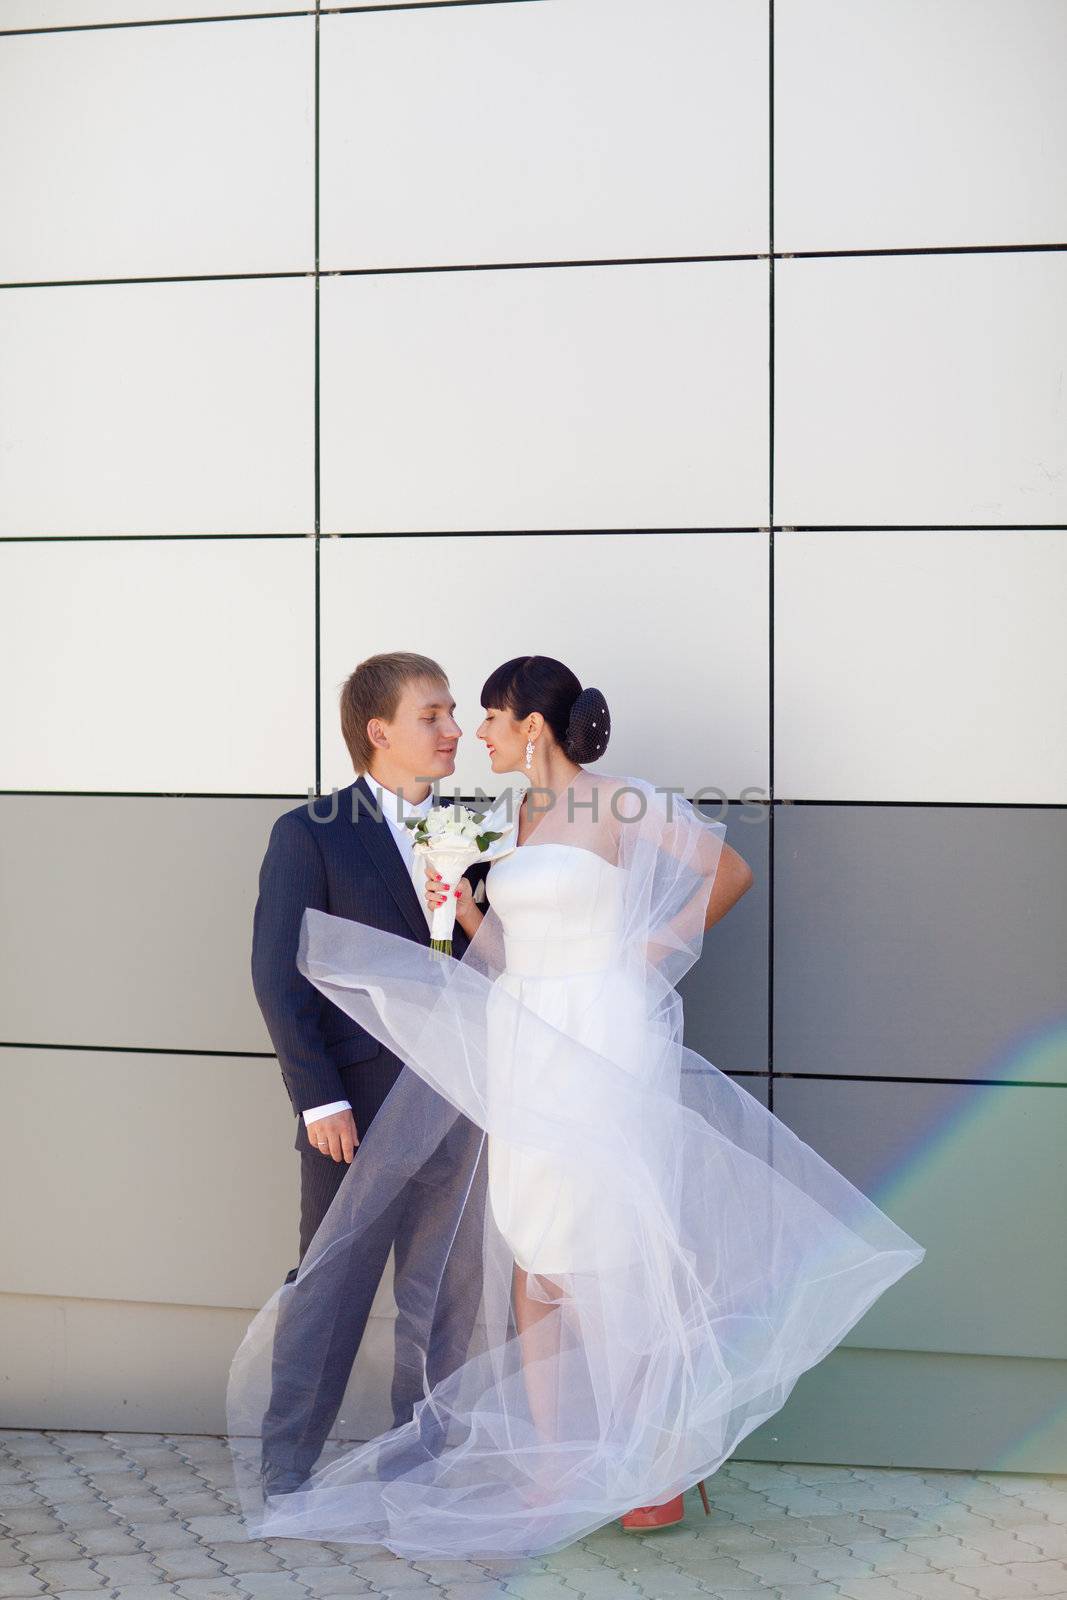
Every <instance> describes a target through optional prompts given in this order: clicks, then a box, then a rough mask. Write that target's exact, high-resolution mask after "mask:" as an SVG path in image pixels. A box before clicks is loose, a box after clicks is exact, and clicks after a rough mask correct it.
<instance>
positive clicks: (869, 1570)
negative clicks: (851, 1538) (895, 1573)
mask: <svg viewBox="0 0 1067 1600" xmlns="http://www.w3.org/2000/svg"><path fill="white" fill-rule="evenodd" d="M790 1554H791V1555H792V1556H793V1557H794V1558H795V1560H797V1561H798V1562H800V1563H801V1565H803V1566H808V1567H810V1568H811V1569H812V1571H813V1572H814V1573H815V1576H816V1577H817V1578H818V1579H819V1581H820V1582H827V1581H834V1580H836V1579H837V1578H838V1577H841V1578H862V1577H874V1576H875V1573H874V1568H873V1566H872V1564H871V1563H870V1562H869V1561H864V1560H863V1559H862V1558H861V1557H859V1556H857V1555H853V1554H852V1553H851V1552H850V1551H848V1550H842V1549H841V1548H840V1546H839V1545H834V1544H804V1545H797V1546H796V1548H795V1549H794V1550H792V1551H791V1552H790Z"/></svg>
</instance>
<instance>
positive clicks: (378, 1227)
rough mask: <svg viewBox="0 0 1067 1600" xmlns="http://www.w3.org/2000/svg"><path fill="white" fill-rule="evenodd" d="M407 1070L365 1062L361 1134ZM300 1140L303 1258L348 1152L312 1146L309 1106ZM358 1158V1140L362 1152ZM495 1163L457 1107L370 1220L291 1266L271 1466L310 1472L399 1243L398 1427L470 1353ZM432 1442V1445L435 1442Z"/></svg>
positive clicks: (358, 1108) (358, 1095)
mask: <svg viewBox="0 0 1067 1600" xmlns="http://www.w3.org/2000/svg"><path fill="white" fill-rule="evenodd" d="M368 1068H369V1069H370V1070H369V1071H368V1070H367V1069H368ZM406 1070H408V1069H406V1068H404V1067H403V1065H402V1064H401V1063H399V1062H397V1061H396V1060H395V1058H393V1057H390V1058H388V1060H387V1061H385V1062H377V1061H371V1062H367V1063H365V1064H363V1063H361V1064H360V1069H359V1081H358V1085H356V1086H354V1087H352V1088H350V1093H349V1098H350V1099H351V1101H352V1110H353V1115H354V1116H355V1121H356V1130H357V1132H358V1134H359V1136H360V1139H361V1140H362V1139H363V1137H364V1136H365V1134H366V1131H367V1129H368V1127H369V1125H370V1123H371V1122H372V1121H373V1118H374V1116H375V1114H376V1113H377V1111H378V1110H380V1108H381V1106H382V1104H383V1103H384V1101H385V1098H386V1096H387V1095H388V1093H389V1090H390V1088H391V1087H392V1085H393V1083H394V1082H395V1081H396V1079H397V1077H398V1076H399V1074H400V1073H401V1072H404V1071H406ZM297 1148H298V1149H299V1151H300V1162H301V1206H300V1260H301V1262H302V1261H303V1258H304V1256H305V1254H306V1252H307V1249H308V1246H309V1245H310V1243H311V1240H312V1238H313V1237H314V1235H315V1233H316V1231H317V1230H318V1228H319V1226H320V1224H321V1222H322V1220H323V1218H324V1217H325V1215H326V1213H327V1211H328V1210H329V1208H330V1205H331V1203H332V1201H333V1199H334V1197H335V1196H336V1194H337V1191H338V1190H339V1188H340V1187H341V1184H342V1183H343V1182H344V1179H345V1175H346V1174H347V1172H348V1163H347V1162H345V1161H336V1162H335V1161H334V1160H333V1159H332V1157H330V1156H328V1155H323V1154H322V1153H321V1151H319V1150H317V1149H316V1148H315V1147H314V1146H312V1145H311V1143H310V1141H309V1139H308V1135H307V1130H306V1129H305V1128H304V1124H303V1118H302V1117H301V1118H300V1125H299V1127H298V1129H297ZM358 1160H359V1148H358V1147H357V1149H356V1153H355V1155H354V1157H353V1161H358ZM486 1172H487V1162H486V1141H485V1134H484V1130H483V1129H481V1128H479V1127H477V1126H476V1125H475V1124H473V1123H471V1122H469V1121H468V1119H467V1118H465V1117H462V1116H457V1118H456V1120H455V1122H454V1123H453V1124H452V1126H451V1127H450V1128H449V1131H448V1133H447V1134H446V1135H445V1137H444V1138H443V1139H442V1140H441V1143H440V1144H439V1145H438V1147H437V1149H436V1150H434V1151H433V1152H432V1153H431V1155H430V1156H429V1157H428V1159H427V1160H426V1161H425V1162H424V1164H423V1166H422V1167H421V1168H420V1169H419V1170H418V1171H417V1172H416V1173H414V1174H413V1175H412V1176H411V1177H410V1178H409V1179H408V1181H407V1182H406V1183H405V1185H404V1186H403V1187H402V1188H401V1189H400V1191H399V1192H398V1193H397V1194H396V1195H395V1196H394V1197H393V1199H392V1200H391V1201H390V1202H389V1203H388V1204H387V1205H385V1206H384V1207H383V1208H382V1210H381V1211H380V1212H379V1213H378V1214H377V1215H376V1216H375V1217H374V1218H373V1219H372V1220H370V1221H369V1222H368V1223H367V1224H366V1226H364V1227H362V1228H361V1229H360V1230H359V1231H358V1233H356V1234H354V1235H353V1236H352V1237H351V1238H350V1239H349V1240H348V1241H347V1242H346V1243H344V1244H341V1245H339V1246H338V1247H337V1248H335V1249H334V1250H332V1251H331V1252H330V1254H329V1255H328V1256H327V1257H326V1258H325V1259H323V1260H321V1261H319V1262H318V1263H317V1265H316V1266H315V1268H314V1270H313V1271H312V1272H310V1273H309V1274H308V1275H307V1276H306V1277H305V1278H304V1279H302V1280H301V1279H299V1277H298V1272H299V1268H298V1267H295V1268H292V1269H291V1270H290V1272H289V1273H288V1274H287V1275H286V1279H285V1282H286V1284H287V1285H289V1288H288V1291H287V1292H286V1293H285V1294H283V1296H282V1300H281V1302H280V1305H279V1309H278V1320H277V1325H276V1328H275V1333H274V1348H273V1358H272V1388H271V1399H270V1404H269V1407H268V1409H267V1412H266V1415H265V1416H264V1418H263V1425H262V1464H263V1468H264V1469H265V1470H266V1469H275V1468H277V1469H282V1470H286V1471H295V1472H296V1473H298V1475H299V1476H301V1477H303V1476H305V1475H306V1474H307V1473H309V1472H310V1471H311V1469H312V1468H313V1466H314V1464H315V1461H316V1460H317V1459H318V1456H319V1454H320V1453H321V1450H322V1447H323V1445H324V1444H325V1442H326V1439H327V1438H328V1436H329V1433H330V1430H331V1428H332V1427H333V1425H334V1423H335V1422H336V1420H337V1416H338V1413H339V1411H340V1409H341V1405H342V1403H343V1401H344V1397H345V1391H346V1389H347V1386H348V1382H349V1379H350V1377H351V1372H352V1367H353V1363H354V1361H355V1358H356V1355H357V1353H358V1350H359V1347H360V1344H361V1342H362V1340H363V1337H364V1334H365V1331H366V1326H367V1319H368V1317H369V1315H370V1310H371V1306H372V1304H373V1301H374V1297H375V1294H376V1292H377V1289H378V1286H379V1284H380V1282H381V1278H382V1274H383V1273H384V1271H385V1268H386V1264H387V1262H388V1259H389V1254H390V1251H392V1252H393V1258H394V1260H393V1291H394V1298H395V1300H396V1305H397V1320H396V1327H395V1332H394V1365H393V1378H392V1384H391V1390H390V1403H391V1406H392V1412H393V1426H394V1427H400V1426H402V1425H403V1424H404V1423H405V1422H409V1421H411V1419H412V1416H413V1412H414V1406H415V1404H416V1402H417V1401H419V1400H421V1399H422V1398H423V1397H424V1394H425V1390H426V1387H429V1388H432V1387H433V1386H434V1385H435V1384H436V1383H438V1382H440V1381H441V1379H443V1378H445V1377H447V1376H448V1375H449V1374H450V1373H452V1372H454V1371H455V1370H456V1368H457V1367H458V1366H460V1365H462V1363H463V1362H464V1361H466V1360H467V1359H468V1356H469V1354H470V1353H471V1341H472V1337H473V1334H474V1328H475V1324H476V1321H477V1314H478V1307H479V1303H480V1299H481V1278H480V1272H479V1270H478V1268H479V1267H480V1263H481V1241H482V1228H483V1218H484V1206H485V1194H486ZM457 1223H458V1225H455V1224H457ZM427 1411H428V1412H429V1413H430V1415H428V1416H426V1417H425V1418H424V1424H425V1426H427V1427H429V1428H431V1429H432V1428H433V1427H434V1426H435V1418H434V1416H433V1414H432V1413H433V1408H427ZM426 1442H427V1448H430V1449H432V1448H433V1444H432V1441H430V1440H429V1439H427V1441H426Z"/></svg>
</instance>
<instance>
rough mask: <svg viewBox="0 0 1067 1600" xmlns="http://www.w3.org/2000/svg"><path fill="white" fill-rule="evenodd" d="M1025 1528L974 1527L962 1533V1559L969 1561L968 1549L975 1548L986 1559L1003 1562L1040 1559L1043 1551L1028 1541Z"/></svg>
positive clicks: (963, 1561) (976, 1552) (977, 1553)
mask: <svg viewBox="0 0 1067 1600" xmlns="http://www.w3.org/2000/svg"><path fill="white" fill-rule="evenodd" d="M1026 1533H1027V1530H1026V1529H1025V1528H1020V1529H1018V1530H1013V1529H1011V1528H985V1529H973V1530H970V1531H968V1532H967V1533H962V1534H961V1535H960V1541H961V1544H962V1547H963V1549H962V1554H961V1557H960V1560H961V1562H962V1563H964V1564H966V1562H967V1551H968V1550H973V1551H974V1552H975V1554H976V1555H980V1556H982V1557H983V1559H984V1560H986V1561H993V1562H997V1563H999V1564H1003V1563H1005V1562H1008V1561H1039V1560H1040V1559H1041V1552H1040V1550H1039V1549H1038V1547H1037V1545H1036V1544H1031V1543H1028V1542H1026Z"/></svg>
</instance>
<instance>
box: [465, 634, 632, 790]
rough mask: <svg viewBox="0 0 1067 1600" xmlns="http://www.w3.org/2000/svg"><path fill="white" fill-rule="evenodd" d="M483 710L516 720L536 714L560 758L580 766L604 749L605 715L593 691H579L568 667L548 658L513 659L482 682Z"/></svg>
mask: <svg viewBox="0 0 1067 1600" xmlns="http://www.w3.org/2000/svg"><path fill="white" fill-rule="evenodd" d="M480 698H481V703H482V707H483V709H484V710H488V709H489V707H490V706H499V707H500V708H501V710H504V711H510V712H511V714H512V716H513V717H515V718H516V720H517V721H519V722H521V721H522V719H523V717H528V716H529V715H530V713H531V712H532V711H539V712H540V713H541V715H542V716H543V717H544V719H545V721H546V722H547V723H548V726H549V727H550V728H551V729H552V732H553V733H554V734H555V736H556V739H557V740H558V742H559V744H560V747H561V749H562V750H563V753H564V755H566V756H567V757H568V759H569V760H571V761H575V762H577V764H578V765H579V766H580V767H581V766H585V764H586V763H587V762H589V761H597V760H599V758H600V757H601V756H602V755H603V754H604V751H605V750H606V749H607V747H608V740H609V738H610V737H611V716H610V713H609V711H608V703H607V701H606V700H605V699H604V696H603V695H602V694H601V692H600V690H599V689H594V688H591V687H590V688H586V689H583V688H582V686H581V683H580V682H579V681H578V679H577V678H576V677H575V676H574V673H573V672H572V671H571V669H570V667H565V666H564V664H563V662H562V661H556V660H555V659H554V658H553V657H552V656H513V657H512V659H511V660H510V661H505V662H504V664H503V666H500V667H497V669H496V671H495V672H491V673H490V674H489V676H488V678H486V680H485V682H484V683H483V684H482V692H481V697H480Z"/></svg>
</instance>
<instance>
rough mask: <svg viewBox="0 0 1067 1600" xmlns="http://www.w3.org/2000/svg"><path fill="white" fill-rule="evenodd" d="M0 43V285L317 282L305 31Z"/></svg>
mask: <svg viewBox="0 0 1067 1600" xmlns="http://www.w3.org/2000/svg"><path fill="white" fill-rule="evenodd" d="M4 20H6V19H5V18H4V17H3V16H2V14H0V25H2V23H3V21H4ZM0 43H2V48H0V188H2V190H3V194H4V227H3V232H2V233H0V279H3V280H5V281H7V282H28V281H41V280H46V279H47V280H55V279H78V278H109V277H114V278H119V277H121V278H138V277H151V276H159V275H164V274H177V273H181V274H186V273H188V274H197V273H225V272H268V271H270V272H285V271H309V270H311V269H312V268H313V267H314V261H315V248H314V233H313V219H314V166H315V152H314V88H315V54H314V51H315V24H314V19H313V18H311V17H288V18H271V19H267V20H265V21H260V22H244V21H242V22H235V23H210V24H208V23H204V24H202V25H195V26H190V27H173V28H78V29H73V30H71V31H69V32H61V33H36V34H26V35H25V36H24V37H22V38H15V39H11V38H8V39H4V40H2V41H0ZM57 105H62V107H63V115H62V116H58V117H57V115H56V107H57ZM82 304H83V305H84V302H82ZM94 304H95V302H94ZM101 304H103V296H101Z"/></svg>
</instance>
